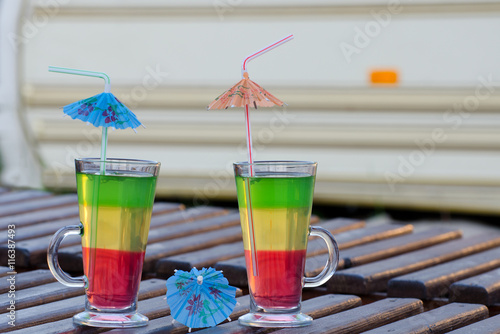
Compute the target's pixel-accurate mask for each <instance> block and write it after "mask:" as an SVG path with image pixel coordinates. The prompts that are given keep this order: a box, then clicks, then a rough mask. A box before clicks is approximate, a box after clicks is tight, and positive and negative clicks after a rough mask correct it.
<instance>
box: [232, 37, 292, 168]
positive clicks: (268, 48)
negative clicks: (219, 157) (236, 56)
mask: <svg viewBox="0 0 500 334" xmlns="http://www.w3.org/2000/svg"><path fill="white" fill-rule="evenodd" d="M292 39H293V35H290V36H287V37H285V38H283V39H280V40H279V41H276V42H274V43H272V44H270V45H268V46H266V47H265V48H263V49H261V50H259V51H257V52H255V53H252V54H251V55H249V56H248V57H246V58H245V59H244V60H243V62H242V63H241V78H242V79H243V78H244V77H245V73H248V71H247V63H248V62H250V61H251V60H253V59H255V58H257V57H259V56H262V55H263V54H264V53H266V52H268V51H271V50H272V49H274V48H276V47H278V46H280V45H282V44H285V43H286V42H289V41H291V40H292ZM245 125H246V130H247V152H248V163H249V164H250V176H253V167H252V165H251V164H252V163H253V157H252V150H253V147H252V129H251V126H250V115H249V113H248V104H245Z"/></svg>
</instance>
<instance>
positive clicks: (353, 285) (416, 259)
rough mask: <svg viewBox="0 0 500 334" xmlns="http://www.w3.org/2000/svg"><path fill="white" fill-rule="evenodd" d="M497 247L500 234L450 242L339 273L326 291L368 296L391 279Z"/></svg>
mask: <svg viewBox="0 0 500 334" xmlns="http://www.w3.org/2000/svg"><path fill="white" fill-rule="evenodd" d="M499 245H500V234H496V233H495V234H493V233H489V234H485V235H484V234H483V235H478V236H474V237H471V238H466V239H460V240H454V241H449V242H446V243H443V244H439V245H436V246H431V247H428V248H425V249H421V250H418V251H414V252H410V253H405V254H403V255H399V256H396V257H392V258H390V259H386V260H381V261H376V262H372V263H369V264H365V265H362V266H358V267H353V268H349V269H345V270H341V271H339V272H337V273H336V274H335V275H334V276H333V277H332V278H331V279H330V280H329V281H328V283H327V287H328V289H329V291H331V292H337V293H353V294H368V293H371V292H376V291H382V290H385V289H386V287H387V282H388V281H389V280H390V279H391V278H394V277H397V276H401V275H404V274H408V273H411V272H414V271H417V270H421V269H424V268H427V267H430V266H433V265H437V264H440V263H443V262H446V261H451V260H454V259H457V258H460V257H463V256H467V255H471V254H474V253H478V252H481V251H484V250H487V249H490V248H494V247H497V246H499Z"/></svg>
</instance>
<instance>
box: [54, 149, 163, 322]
mask: <svg viewBox="0 0 500 334" xmlns="http://www.w3.org/2000/svg"><path fill="white" fill-rule="evenodd" d="M75 163H76V180H77V191H78V202H79V211H80V221H81V225H80V226H67V227H65V228H62V229H61V230H59V231H58V232H57V233H56V235H55V236H54V238H53V240H52V242H51V246H50V247H49V253H48V260H49V266H50V268H51V270H52V272H53V274H54V276H55V277H56V278H57V279H58V280H59V281H60V282H61V283H63V284H66V285H70V286H81V284H82V283H83V284H84V285H85V288H86V310H85V311H84V312H82V313H80V314H77V315H75V316H74V321H75V322H76V323H78V324H84V325H90V326H99V327H136V326H142V325H145V324H147V321H148V319H147V318H146V317H145V316H143V315H141V314H139V313H137V312H136V304H137V295H138V290H139V283H140V280H141V274H142V266H143V261H144V254H145V251H146V244H147V239H148V232H149V223H150V220H151V212H152V208H153V202H154V196H155V189H156V179H157V175H158V170H159V163H157V162H154V161H142V160H120V159H108V160H106V162H101V161H99V159H77V160H76V161H75ZM103 170H105V172H104V173H103V172H102V171H103ZM68 234H80V235H81V236H82V255H83V265H84V268H83V271H84V276H83V277H82V278H71V277H69V276H68V275H67V274H65V273H64V272H63V271H62V270H60V268H59V264H58V263H57V248H58V246H59V244H58V243H60V240H62V238H64V236H65V235H68Z"/></svg>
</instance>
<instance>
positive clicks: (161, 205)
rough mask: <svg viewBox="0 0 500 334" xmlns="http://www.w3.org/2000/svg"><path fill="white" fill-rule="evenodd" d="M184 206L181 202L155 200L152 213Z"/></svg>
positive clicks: (171, 210)
mask: <svg viewBox="0 0 500 334" xmlns="http://www.w3.org/2000/svg"><path fill="white" fill-rule="evenodd" d="M185 208H186V207H185V206H184V204H181V203H171V202H155V203H154V204H153V211H152V214H153V215H159V214H162V213H169V212H175V211H181V210H184V209H185Z"/></svg>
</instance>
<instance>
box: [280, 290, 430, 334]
mask: <svg viewBox="0 0 500 334" xmlns="http://www.w3.org/2000/svg"><path fill="white" fill-rule="evenodd" d="M422 311H423V305H422V301H420V300H418V299H406V298H405V299H393V298H391V299H383V300H380V301H377V302H374V303H371V304H368V305H364V306H360V307H356V308H354V309H351V310H348V311H344V312H340V313H337V314H334V315H330V316H327V317H323V318H320V319H316V320H314V321H313V323H312V325H310V326H307V327H302V328H293V329H292V328H290V329H289V328H287V329H282V330H278V331H276V332H274V333H276V334H282V333H283V334H284V333H287V334H296V333H297V334H312V333H324V334H327V333H335V334H344V333H345V334H356V333H362V332H364V331H367V330H369V329H373V328H376V327H379V326H383V325H385V324H388V323H391V322H394V321H397V320H400V319H404V318H407V317H409V316H413V315H415V314H418V313H421V312H422Z"/></svg>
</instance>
